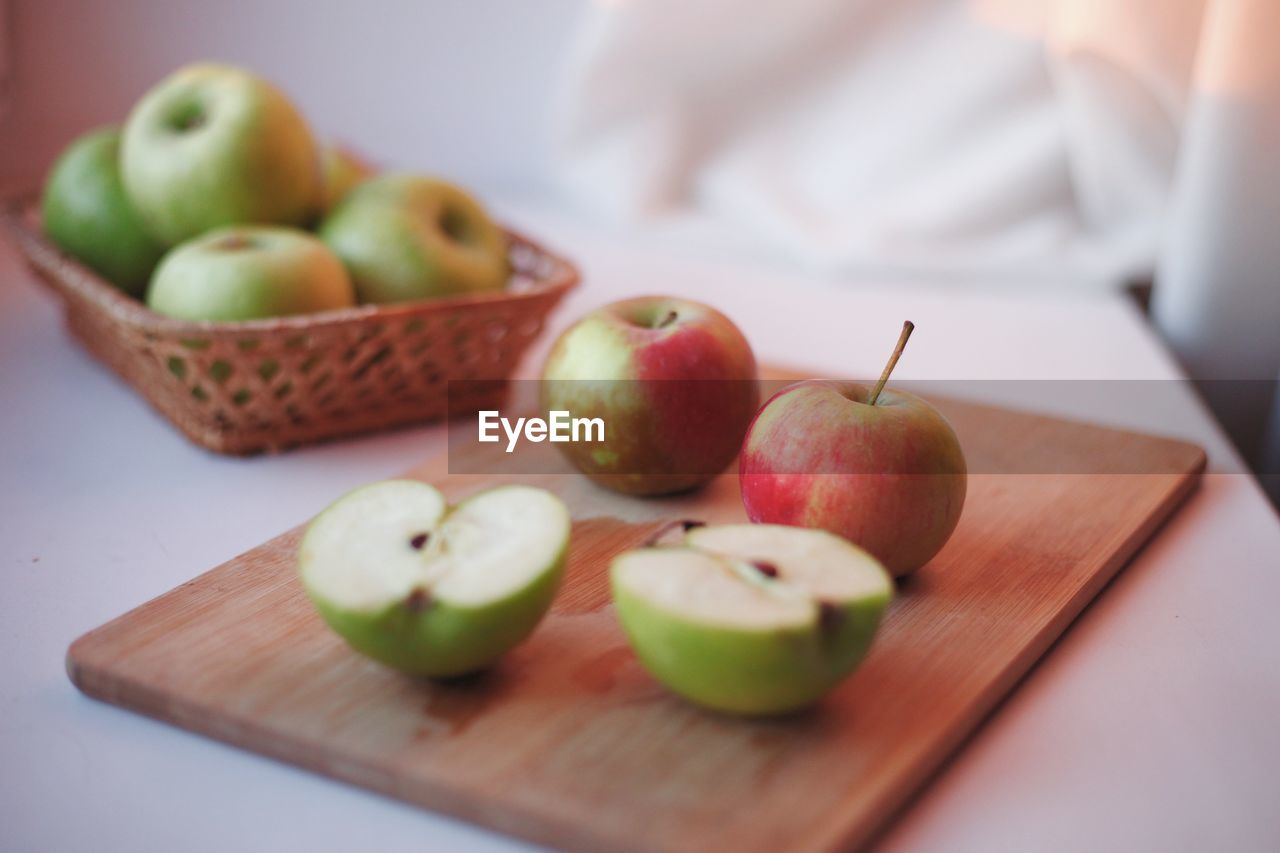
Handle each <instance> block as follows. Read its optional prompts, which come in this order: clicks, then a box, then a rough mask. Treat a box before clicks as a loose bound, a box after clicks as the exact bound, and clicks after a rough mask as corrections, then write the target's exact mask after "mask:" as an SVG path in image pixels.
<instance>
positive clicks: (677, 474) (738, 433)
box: [541, 296, 760, 495]
mask: <svg viewBox="0 0 1280 853" xmlns="http://www.w3.org/2000/svg"><path fill="white" fill-rule="evenodd" d="M542 378H543V382H542V385H541V391H542V406H543V408H544V409H545V410H547V411H549V412H550V411H568V412H571V413H572V415H573V416H574V417H589V418H599V419H601V420H602V421H603V422H604V425H605V440H604V441H603V442H594V443H586V442H572V443H562V444H560V445H558V446H559V448H560V449H561V450H562V451H563V452H564V454H565V455H566V456H567V457H568V459H569V460H570V461H571V462H572V463H573V464H574V465H575V466H576V467H577V468H578V470H580V471H582V472H583V473H584V474H586V475H587V476H588V477H590V478H591V479H592V480H594V481H596V482H597V483H600V484H601V485H603V486H607V487H608V488H611V489H615V490H617V491H620V492H623V493H626V494H633V495H659V494H669V493H673V492H681V491H686V490H688V489H692V488H695V487H697V486H699V485H701V484H703V483H705V482H707V481H708V480H710V479H712V478H713V477H715V476H716V475H717V474H719V473H720V472H721V471H723V470H724V469H725V468H726V467H728V465H729V464H730V463H732V462H733V459H734V457H735V456H736V455H737V453H738V448H739V447H740V446H741V445H742V437H743V435H744V434H745V433H746V430H747V426H748V424H750V423H751V418H752V416H753V415H754V414H755V412H756V409H757V408H758V407H759V405H760V391H759V387H758V383H757V381H756V361H755V356H754V355H753V354H752V352H751V345H750V344H748V343H747V340H746V338H745V337H743V335H742V332H740V331H739V330H738V327H737V326H735V325H734V324H733V321H731V320H730V319H729V318H728V317H726V316H725V315H724V314H721V313H720V312H719V311H717V310H715V309H714V308H711V307H710V306H708V305H703V304H702V303H699V302H694V301H692V300H689V299H677V298H674V297H668V296H646V297H640V298H637V299H627V300H623V301H622V302H615V303H613V304H611V305H606V306H604V307H603V308H600V309H598V310H596V311H593V312H592V313H590V314H588V315H587V316H585V317H583V318H582V319H581V320H579V321H578V322H577V323H575V324H574V325H573V326H571V327H570V328H569V329H568V330H567V331H565V332H564V334H562V335H561V336H560V337H559V339H558V340H557V341H556V342H555V344H554V345H553V346H552V348H551V352H550V354H549V355H548V356H547V361H546V364H545V366H544V367H543V371H542Z"/></svg>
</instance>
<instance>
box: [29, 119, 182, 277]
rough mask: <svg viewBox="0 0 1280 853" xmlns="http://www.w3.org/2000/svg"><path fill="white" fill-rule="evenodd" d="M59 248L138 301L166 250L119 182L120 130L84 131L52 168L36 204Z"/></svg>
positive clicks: (45, 228)
mask: <svg viewBox="0 0 1280 853" xmlns="http://www.w3.org/2000/svg"><path fill="white" fill-rule="evenodd" d="M40 209H41V214H42V216H43V218H44V232H45V234H47V235H48V236H49V239H50V240H52V241H53V242H54V243H56V244H57V245H58V246H59V248H61V249H62V250H63V251H65V252H67V253H68V254H70V255H72V256H74V257H75V258H77V259H78V260H80V261H82V262H83V263H84V264H85V265H86V266H88V267H90V268H91V269H93V270H95V271H96V272H98V273H100V274H101V275H102V276H103V277H104V278H106V279H107V280H108V281H110V282H111V283H112V284H114V285H116V286H117V287H119V288H120V289H121V290H123V291H124V292H125V293H128V294H129V295H130V296H137V297H141V296H142V294H143V292H144V291H145V290H146V289H147V281H148V280H150V278H151V271H152V270H153V269H155V266H156V264H157V263H158V262H159V261H160V256H161V255H163V254H164V250H165V247H164V245H163V244H162V243H160V242H159V241H158V240H156V239H155V238H153V237H152V236H151V235H150V234H149V233H148V232H147V230H146V228H145V227H144V225H143V223H142V220H141V218H140V217H139V216H138V213H137V211H135V210H134V209H133V204H132V203H131V202H130V201H129V197H128V196H127V195H126V194H125V191H124V184H123V183H121V181H120V129H119V128H116V127H104V128H99V129H98V130H94V131H92V132H90V133H86V134H85V135H84V136H81V137H80V138H79V139H77V140H76V141H75V142H73V143H71V145H70V146H68V147H67V150H66V151H64V152H63V153H62V155H61V156H60V157H59V158H58V162H57V163H55V164H54V166H53V171H52V172H50V174H49V180H48V181H47V182H46V183H45V185H44V195H43V196H42V197H41V200H40Z"/></svg>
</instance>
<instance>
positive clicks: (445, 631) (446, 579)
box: [298, 480, 570, 677]
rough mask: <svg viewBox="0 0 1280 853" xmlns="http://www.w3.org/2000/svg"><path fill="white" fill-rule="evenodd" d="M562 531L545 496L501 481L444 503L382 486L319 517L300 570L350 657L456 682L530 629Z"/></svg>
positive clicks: (556, 578)
mask: <svg viewBox="0 0 1280 853" xmlns="http://www.w3.org/2000/svg"><path fill="white" fill-rule="evenodd" d="M569 528H570V521H569V511H568V510H567V509H566V508H565V506H564V504H563V503H562V502H561V501H560V499H559V498H557V497H556V496H555V495H553V494H551V493H550V492H547V491H544V490H542V489H535V488H532V487H530V486H499V487H497V488H494V489H490V490H488V491H485V492H481V493H479V494H476V495H473V496H472V497H469V498H467V499H466V500H464V501H462V502H461V503H459V504H458V505H457V506H454V507H452V508H450V507H449V506H447V505H446V503H445V499H444V496H443V495H441V494H440V492H439V491H437V490H436V489H435V488H433V487H432V486H429V485H427V484H426V483H421V482H418V481H416V480H390V481H386V482H382V483H374V484H373V485H370V486H365V487H363V488H360V489H357V490H355V491H354V492H351V493H350V494H348V495H346V496H345V497H343V498H341V499H340V500H338V501H337V502H336V503H334V504H333V505H332V506H330V507H329V508H328V509H326V510H325V511H324V512H322V513H321V514H320V515H319V516H317V517H316V519H315V520H314V521H312V522H311V524H310V526H309V527H308V528H307V531H306V534H305V535H304V536H303V538H302V544H301V546H300V548H299V551H298V569H299V572H300V574H301V577H302V585H303V587H305V589H306V591H307V594H308V595H309V596H310V597H311V600H312V601H313V602H314V603H315V605H316V607H317V608H318V609H319V611H320V615H321V616H322V617H323V618H324V620H325V622H327V623H328V624H329V626H330V627H331V628H333V630H334V631H336V632H337V633H338V634H339V635H341V636H342V637H343V639H345V640H346V641H347V642H348V643H349V644H350V645H351V646H352V647H353V648H354V649H356V650H357V651H359V652H361V653H363V654H365V655H368V656H369V657H371V658H373V659H374V660H377V661H380V662H381V663H384V664H386V665H387V666H390V667H392V668H394V669H398V670H402V671H404V672H408V673H413V674H415V675H428V676H435V677H449V676H455V675H463V674H466V673H469V672H473V671H475V670H478V669H482V668H484V667H486V666H488V665H489V664H491V663H493V662H494V661H495V660H497V658H498V657H500V656H501V655H502V654H504V653H505V652H507V651H508V650H510V649H511V648H513V647H514V646H516V645H517V644H518V643H520V642H521V641H523V640H524V639H525V638H526V637H528V636H529V634H531V633H532V632H533V630H534V628H536V627H537V625H538V622H539V621H541V619H542V617H543V615H544V614H545V613H546V612H547V610H548V608H549V607H550V606H551V600H552V599H553V598H554V597H555V593H556V589H557V588H558V587H559V584H560V577H561V575H562V573H563V570H564V563H565V555H566V552H567V550H568V545H569Z"/></svg>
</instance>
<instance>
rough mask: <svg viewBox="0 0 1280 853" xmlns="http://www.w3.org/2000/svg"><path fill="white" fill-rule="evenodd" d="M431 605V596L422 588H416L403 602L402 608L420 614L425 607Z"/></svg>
mask: <svg viewBox="0 0 1280 853" xmlns="http://www.w3.org/2000/svg"><path fill="white" fill-rule="evenodd" d="M430 603H431V596H430V595H429V594H428V593H427V591H426V590H425V589H423V588H422V587H418V588H417V589H415V590H414V591H413V592H411V593H409V597H408V598H406V599H405V600H404V606H405V607H407V608H408V609H409V612H411V613H421V612H422V611H424V610H426V609H427V605H429V604H430Z"/></svg>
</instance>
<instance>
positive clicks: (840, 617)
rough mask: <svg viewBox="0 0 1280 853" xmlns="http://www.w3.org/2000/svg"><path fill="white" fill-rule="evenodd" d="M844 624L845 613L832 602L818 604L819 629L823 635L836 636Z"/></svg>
mask: <svg viewBox="0 0 1280 853" xmlns="http://www.w3.org/2000/svg"><path fill="white" fill-rule="evenodd" d="M843 622H844V611H842V610H841V609H840V608H839V607H837V606H836V605H834V604H832V603H831V602H830V601H819V602H818V629H819V630H820V631H821V632H822V633H823V634H826V635H830V634H834V633H835V632H836V629H837V628H839V627H840V625H841V624H842V623H843Z"/></svg>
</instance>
